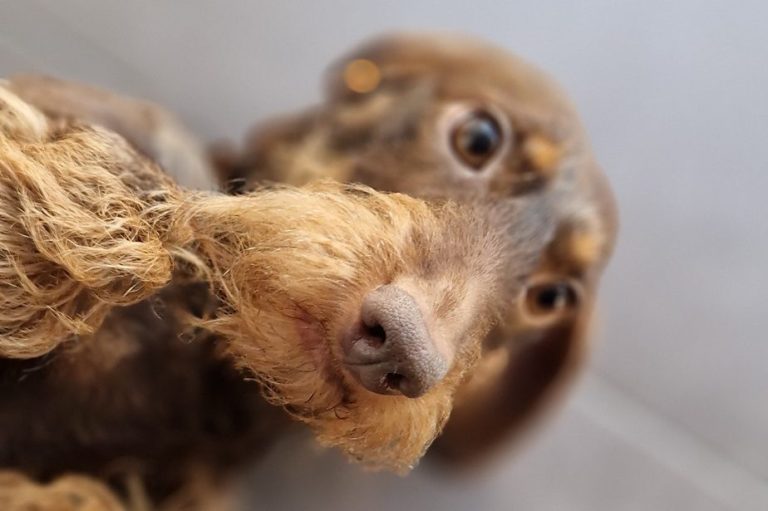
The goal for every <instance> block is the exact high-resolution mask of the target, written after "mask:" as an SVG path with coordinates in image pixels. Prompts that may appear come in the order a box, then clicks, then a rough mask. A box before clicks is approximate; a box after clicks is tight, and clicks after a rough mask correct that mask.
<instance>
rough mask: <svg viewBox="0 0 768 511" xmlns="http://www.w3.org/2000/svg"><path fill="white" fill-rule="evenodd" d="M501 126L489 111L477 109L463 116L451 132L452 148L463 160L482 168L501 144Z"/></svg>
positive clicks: (474, 167) (476, 167)
mask: <svg viewBox="0 0 768 511" xmlns="http://www.w3.org/2000/svg"><path fill="white" fill-rule="evenodd" d="M501 137H502V134H501V126H499V123H498V122H497V121H496V119H494V118H493V116H491V115H490V114H489V113H487V112H484V111H475V112H472V113H470V114H469V115H467V116H465V117H463V118H462V119H461V120H460V121H459V122H458V123H457V124H456V126H455V127H454V128H453V132H452V133H451V148H452V149H453V151H454V152H455V153H456V155H457V156H458V157H459V159H461V161H462V162H463V163H464V164H465V165H467V166H469V167H471V168H473V169H475V170H480V169H481V168H482V167H483V166H484V165H485V164H486V163H488V160H490V159H491V158H492V157H493V155H494V154H496V152H497V151H498V150H499V146H501Z"/></svg>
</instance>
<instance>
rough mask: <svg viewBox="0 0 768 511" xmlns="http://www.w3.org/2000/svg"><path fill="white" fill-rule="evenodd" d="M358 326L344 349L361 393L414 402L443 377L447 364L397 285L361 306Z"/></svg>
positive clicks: (375, 293)
mask: <svg viewBox="0 0 768 511" xmlns="http://www.w3.org/2000/svg"><path fill="white" fill-rule="evenodd" d="M360 320H361V321H360V324H359V325H358V327H357V328H355V329H354V330H353V332H352V334H351V335H350V336H349V338H348V339H347V342H345V343H344V356H345V360H344V362H345V365H346V367H347V369H348V370H349V371H350V373H351V374H352V375H353V376H354V377H355V378H356V379H357V380H358V381H359V382H360V384H361V385H362V386H363V387H365V388H366V389H368V390H370V391H371V392H376V393H378V394H403V395H404V396H407V397H410V398H415V397H419V396H421V395H423V394H425V393H426V392H427V391H429V390H430V389H431V388H432V387H434V386H435V385H436V384H437V383H438V382H440V381H441V380H442V379H443V378H444V377H445V375H446V373H447V372H448V369H449V362H448V360H447V359H446V357H445V356H443V355H442V354H441V353H440V352H439V351H438V349H437V347H436V345H435V343H434V342H433V339H432V336H431V335H430V331H429V328H428V326H427V322H426V321H425V318H424V317H423V314H422V311H421V308H420V307H419V304H418V302H417V301H416V299H414V297H413V296H411V295H410V294H409V293H408V292H406V291H405V290H403V289H402V288H400V287H398V286H396V285H386V286H381V287H379V288H377V289H375V290H374V291H372V292H370V293H369V294H368V295H367V296H366V297H365V299H364V301H363V304H362V307H361V310H360Z"/></svg>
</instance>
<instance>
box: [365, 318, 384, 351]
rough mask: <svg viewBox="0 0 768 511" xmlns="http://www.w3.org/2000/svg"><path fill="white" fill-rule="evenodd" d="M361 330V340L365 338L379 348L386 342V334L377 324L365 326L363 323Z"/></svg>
mask: <svg viewBox="0 0 768 511" xmlns="http://www.w3.org/2000/svg"><path fill="white" fill-rule="evenodd" d="M362 330H363V332H362V333H363V338H365V339H366V340H367V341H368V342H369V343H371V344H376V345H379V346H380V345H382V344H384V343H385V342H386V340H387V332H386V330H384V327H383V326H381V325H380V324H379V323H374V324H373V325H366V324H365V323H363V328H362Z"/></svg>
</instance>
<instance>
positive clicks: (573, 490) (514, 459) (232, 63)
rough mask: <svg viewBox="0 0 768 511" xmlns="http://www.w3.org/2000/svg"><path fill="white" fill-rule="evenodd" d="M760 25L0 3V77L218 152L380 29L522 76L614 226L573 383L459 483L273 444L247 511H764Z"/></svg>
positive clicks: (718, 12) (340, 5) (369, 5)
mask: <svg viewBox="0 0 768 511" xmlns="http://www.w3.org/2000/svg"><path fill="white" fill-rule="evenodd" d="M767 22H768V7H766V4H765V3H764V2H759V1H754V2H746V1H743V2H735V1H721V2H712V1H693V0H684V1H676V2H672V1H665V2H662V1H647V0H646V1H624V2H618V1H609V0H603V1H601V0H582V1H579V2H574V1H571V2H566V1H559V2H531V1H526V2H517V1H506V2H505V1H501V0H497V1H493V2H490V1H481V0H474V1H466V0H465V1H456V0H450V1H442V2H438V1H432V2H427V1H407V2H406V1H403V2H383V1H379V2H360V1H357V2H355V1H351V0H333V1H322V2H319V1H317V2H301V3H300V2H291V1H281V2H277V1H275V2H266V1H257V2H225V1H218V2H201V1H189V0H187V1H175V2H173V1H160V0H156V1H150V0H130V1H117V0H100V1H96V0H92V1H86V0H70V1H63V0H50V1H37V0H35V1H31V0H26V1H21V0H19V1H11V0H0V75H4V74H7V73H11V72H15V71H20V70H39V71H46V72H49V73H54V74H58V75H61V76H65V77H71V78H77V79H81V80H86V81H89V82H92V83H96V84H101V85H106V86H109V87H112V88H115V89H117V90H121V91H125V92H129V93H131V94H134V95H139V96H143V97H147V98H151V99H154V100H156V101H159V102H161V103H163V104H165V105H167V106H169V107H170V108H172V109H173V110H175V111H176V112H179V113H180V114H181V117H182V118H183V119H184V120H185V121H186V122H188V123H189V124H190V125H191V126H192V127H193V128H194V129H195V130H197V131H198V132H199V133H200V134H202V135H203V136H204V137H206V138H207V139H216V138H227V137H240V136H242V134H243V133H244V130H245V128H246V127H247V126H248V125H250V124H251V123H253V122H254V121H257V120H259V119H260V118H263V117H264V116H266V115H268V114H272V113H275V112H280V111H284V110H292V109H295V108H297V107H299V106H302V105H306V104H308V103H309V102H311V101H313V100H315V99H316V98H318V97H319V87H318V83H319V76H320V74H321V72H322V70H323V68H324V66H325V64H326V63H328V62H329V61H330V60H331V59H332V58H334V57H335V56H337V55H338V54H339V53H340V52H342V51H344V50H346V49H348V48H349V47H350V46H351V45H352V44H354V43H356V42H358V41H359V40H361V39H362V38H365V37H367V36H369V35H372V34H375V33H378V32H380V31H382V30H390V29H395V28H449V29H459V30H462V31H468V32H471V33H475V34H479V35H483V36H485V37H487V38H490V39H492V40H495V41H497V42H499V43H501V44H503V45H505V46H506V47H508V48H510V49H514V50H515V51H517V52H518V53H521V54H523V55H524V56H526V57H528V58H529V59H530V60H532V61H534V62H537V63H538V64H540V65H541V66H542V67H544V68H546V69H548V70H549V71H551V72H552V73H553V74H554V75H555V76H556V77H557V78H558V79H560V80H561V81H562V82H563V84H564V85H565V87H566V89H568V90H569V91H570V92H571V94H572V96H573V98H574V100H575V101H576V103H577V105H578V106H579V107H580V109H581V111H582V113H583V115H584V118H585V121H586V124H587V126H588V127H589V129H590V132H591V134H592V138H593V141H594V145H595V148H596V152H597V154H598V155H599V158H600V160H601V162H602V163H603V164H604V166H605V168H606V169H607V171H608V173H609V175H610V178H611V180H612V182H613V183H614V185H615V188H616V191H617V194H618V196H619V201H620V205H621V211H622V224H623V226H622V227H623V228H622V235H621V239H620V244H619V248H618V252H617V253H616V257H615V259H614V261H613V263H612V265H611V267H610V271H609V273H608V274H607V276H606V279H605V282H604V286H603V295H602V311H601V312H602V313H601V321H600V325H601V328H600V331H599V335H598V336H597V339H596V351H595V356H594V358H593V359H592V363H591V367H590V369H589V372H588V374H587V375H586V376H585V377H584V378H582V380H581V384H580V385H579V386H578V388H577V389H576V391H575V392H574V393H573V394H572V395H571V397H570V399H569V401H568V404H567V406H566V407H565V409H564V410H562V411H561V412H560V413H558V414H557V415H556V416H555V417H554V420H552V421H550V422H549V423H548V424H547V426H546V427H544V428H543V429H542V430H541V431H540V432H539V433H538V434H537V435H536V437H535V439H534V441H532V442H531V443H530V444H529V445H527V446H526V447H525V448H524V449H522V450H519V452H516V453H511V452H510V453H508V455H507V456H502V458H501V459H500V460H499V461H498V462H497V463H496V464H494V465H492V466H491V467H489V468H488V469H487V470H486V471H484V472H481V473H478V474H475V475H474V476H473V477H468V478H456V477H452V476H448V475H446V474H440V473H437V472H434V471H430V470H427V469H425V468H426V467H422V469H420V470H418V471H417V472H416V473H415V474H413V475H412V476H411V477H409V478H407V479H400V478H397V477H390V476H386V475H371V474H363V473H361V472H360V471H359V470H358V469H357V468H356V467H349V466H346V465H344V463H343V462H340V461H339V459H338V458H337V457H336V455H334V454H333V453H327V452H325V453H324V452H320V451H318V452H313V451H311V450H309V451H307V450H306V449H305V448H296V447H293V446H288V445H286V446H282V447H281V448H279V449H278V450H277V451H276V452H274V453H272V455H271V456H270V458H269V459H268V460H267V463H265V464H262V465H261V466H260V467H257V468H256V469H255V470H256V473H255V474H254V475H253V476H252V477H251V478H250V480H249V481H248V484H247V487H248V491H249V492H250V493H251V495H252V496H253V499H252V502H253V503H252V504H250V505H249V506H248V508H249V509H251V508H253V509H300V508H304V509H307V508H311V509H317V510H324V509H335V510H339V511H343V510H357V509H367V510H379V509H381V510H384V509H391V510H405V509H413V508H416V507H425V508H427V509H443V510H465V509H481V510H484V511H488V510H496V509H499V510H501V509H504V510H509V509H512V510H522V511H527V510H567V511H580V510H584V511H596V510H600V511H601V510H610V511H613V510H667V509H675V510H697V511H702V510H704V511H709V510H712V511H715V510H718V511H719V510H765V509H768V438H767V437H768V339H767V338H766V334H765V332H766V329H765V327H764V323H765V321H766V319H765V318H766V313H765V308H766V299H765V297H766V285H768V270H767V269H766V262H768V227H767V226H766V219H767V218H766V212H768V211H767V209H768V208H766V205H765V204H766V201H765V194H766V191H767V190H768V99H766V98H767V96H768V35H766V24H767ZM513 454H515V455H514V456H513Z"/></svg>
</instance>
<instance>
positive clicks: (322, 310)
mask: <svg viewBox="0 0 768 511" xmlns="http://www.w3.org/2000/svg"><path fill="white" fill-rule="evenodd" d="M0 187H2V190H3V191H4V198H5V202H4V204H5V206H6V210H5V211H2V212H0V241H1V242H2V243H0V248H1V249H2V250H0V253H1V254H2V258H0V268H2V270H3V272H2V273H3V277H4V278H3V285H4V286H6V288H7V289H8V290H12V291H13V293H6V294H7V295H8V296H6V297H5V305H6V309H7V311H9V312H7V313H6V314H5V315H3V317H2V318H0V319H2V321H0V326H2V331H3V336H2V337H0V353H2V354H3V355H4V356H6V357H9V358H29V357H32V358H34V357H36V356H39V355H45V354H48V353H50V352H51V351H52V350H55V349H56V348H57V347H58V345H60V344H62V343H65V342H66V341H70V343H69V344H71V343H72V342H74V341H77V343H75V344H78V343H79V344H82V345H84V346H85V347H83V348H82V349H79V350H73V351H72V352H71V353H65V354H61V353H58V355H60V357H56V356H54V357H53V358H52V360H53V362H52V363H51V364H50V365H46V366H45V369H44V370H41V372H40V373H38V374H36V375H35V377H36V385H33V386H29V387H25V388H27V389H28V391H29V392H34V393H38V392H41V391H42V394H43V395H45V394H46V392H45V391H46V388H47V387H46V386H48V388H47V390H48V391H49V393H50V394H51V395H50V404H51V407H52V408H53V409H59V408H60V407H59V406H53V404H56V403H58V401H57V400H62V401H65V402H70V403H72V402H75V403H78V405H79V406H80V407H86V408H89V407H92V408H96V409H97V410H95V413H94V415H93V416H91V414H89V413H86V414H84V415H87V416H89V421H90V420H92V421H93V431H97V432H99V433H102V434H98V433H94V434H93V436H94V437H96V438H97V439H102V440H96V441H95V444H96V447H95V448H94V444H93V443H91V442H94V441H93V440H92V439H91V438H85V439H81V440H78V441H79V442H83V444H85V445H86V446H88V447H84V449H83V451H84V453H83V454H84V456H86V457H87V456H88V452H87V451H88V449H89V448H90V449H91V450H95V451H100V449H99V445H98V442H99V441H104V442H106V444H107V445H108V444H109V439H110V438H111V436H110V435H111V434H112V433H111V432H110V431H109V428H108V427H106V424H108V423H109V421H110V419H111V417H114V416H115V415H117V416H124V417H126V419H127V421H128V422H129V423H131V424H136V423H142V422H143V421H142V419H143V417H141V410H143V409H144V408H146V409H150V410H151V409H152V406H146V407H144V406H138V407H137V406H136V402H137V401H138V402H140V403H151V402H152V396H151V395H148V394H151V391H150V392H149V393H147V392H144V393H142V392H138V393H135V392H132V391H131V392H129V396H128V399H127V402H126V404H125V406H124V407H122V408H121V406H119V405H117V404H115V403H119V402H120V397H119V395H120V392H119V391H118V389H121V390H122V389H125V382H126V381H128V382H129V381H130V380H131V379H132V375H131V371H130V367H132V366H131V360H136V359H137V358H139V359H141V358H142V356H143V355H142V354H141V352H142V350H147V349H152V348H153V347H151V346H150V347H149V348H147V347H146V343H145V344H142V342H141V341H142V340H141V339H139V340H136V339H134V341H136V342H131V340H130V339H122V340H121V341H124V342H115V339H113V337H114V336H113V335H110V333H109V330H107V334H106V335H100V333H103V332H102V328H110V327H111V328H113V329H114V328H116V327H118V326H119V325H117V324H110V321H117V319H115V318H120V317H123V318H124V319H123V320H124V321H141V318H140V317H139V318H134V319H132V320H131V319H128V318H129V317H130V316H120V315H110V313H111V312H112V309H113V307H117V306H127V305H132V304H136V303H139V302H141V301H142V300H144V299H147V298H150V297H151V296H152V295H154V294H156V293H157V292H158V291H159V290H163V291H165V292H168V291H169V288H173V287H174V286H175V285H177V284H183V283H188V282H189V281H190V280H192V281H194V280H202V281H203V282H205V283H207V284H208V286H209V288H210V292H211V293H212V295H213V298H214V300H212V301H215V302H216V303H217V307H216V310H215V312H213V313H212V315H211V316H209V317H202V318H193V317H191V316H190V315H188V314H187V317H186V318H185V317H184V316H185V314H184V311H183V310H182V311H175V313H174V316H175V315H177V314H178V315H180V316H181V317H182V320H181V322H182V323H183V322H187V323H189V324H190V325H194V326H198V327H202V328H203V329H205V330H206V331H207V332H208V333H212V334H214V335H215V336H216V338H217V343H218V345H219V347H220V349H221V350H222V351H225V352H227V353H228V354H229V355H231V356H232V357H234V358H235V359H236V360H237V361H238V363H239V365H240V366H241V367H242V368H244V369H246V370H247V371H248V374H250V375H252V376H253V377H255V378H256V379H257V380H258V381H259V382H260V383H261V384H262V386H263V388H264V389H265V391H266V394H267V398H268V399H269V400H270V401H271V402H272V403H274V404H278V405H281V406H283V407H284V408H285V409H286V410H288V411H289V412H290V413H291V414H293V415H294V416H295V417H297V418H299V419H300V420H302V421H303V422H305V423H307V424H309V425H310V426H311V427H312V428H313V430H314V431H315V433H316V434H317V436H318V438H319V439H320V441H321V442H323V443H325V444H327V445H331V446H335V447H339V448H341V449H342V450H343V451H345V452H346V453H348V454H349V455H351V456H352V457H354V458H356V459H359V460H361V461H363V462H364V463H366V464H368V465H371V466H376V467H385V468H390V469H394V470H405V469H407V468H409V467H410V466H412V465H413V463H415V462H416V461H417V460H418V459H419V458H420V457H421V455H422V454H423V453H424V451H425V449H426V448H427V446H428V445H429V444H430V443H431V442H432V440H433V439H434V438H435V436H436V435H437V434H438V433H439V432H440V430H441V429H442V427H443V425H444V423H445V421H446V419H447V417H448V414H449V412H450V410H451V407H452V403H453V395H454V393H455V390H456V388H457V386H458V385H459V383H460V382H461V381H462V379H463V378H464V376H465V375H466V374H467V372H468V371H469V370H470V369H471V368H472V367H473V365H474V363H475V361H476V359H477V357H478V354H479V351H480V344H481V340H482V339H483V337H484V336H485V334H486V333H487V331H488V329H489V328H490V326H491V325H492V324H493V323H494V322H495V321H497V319H498V315H499V314H500V312H501V311H502V310H504V309H505V308H507V307H509V306H511V304H512V303H513V302H514V301H516V300H517V298H518V291H519V289H520V286H521V285H522V282H523V281H524V280H525V278H526V277H527V275H528V274H529V273H530V272H531V271H532V269H533V268H534V266H535V264H536V262H537V259H538V254H539V253H540V251H541V249H542V247H543V246H544V245H545V244H546V243H547V241H548V240H549V238H550V237H551V235H552V227H553V225H552V222H551V221H550V219H549V216H548V215H547V214H546V211H547V210H548V207H547V206H546V204H544V201H541V200H539V199H534V200H533V202H537V203H540V204H538V205H537V204H534V203H533V202H531V201H530V200H524V201H520V202H519V203H517V205H516V207H510V206H509V205H505V207H503V208H500V207H498V206H497V205H494V204H488V203H484V202H480V203H475V204H470V203H464V204H457V203H453V202H449V201H433V202H425V201H423V200H420V199H416V198H412V197H409V196H406V195H400V194H384V193H381V192H377V191H374V190H373V189H371V188H368V187H363V186H348V185H342V184H339V183H327V182H326V183H319V184H314V185H308V186H305V187H303V188H292V187H276V188H271V189H258V190H253V191H251V192H250V193H248V194H245V195H242V196H237V197H232V196H225V195H220V194H211V193H192V192H188V191H186V190H183V189H181V188H179V187H177V186H176V185H175V184H174V183H173V182H171V181H170V180H169V179H168V178H167V177H166V176H164V175H163V173H162V171H161V170H160V169H159V167H157V166H155V165H154V164H153V163H152V162H150V161H149V160H147V159H145V158H143V157H142V156H141V155H139V154H138V153H137V152H135V151H134V150H133V149H132V148H131V147H129V146H128V144H126V143H125V141H124V140H122V139H121V138H119V137H118V136H117V135H115V134H113V133H110V132H107V131H105V130H104V129H102V128H93V127H89V126H87V125H82V124H79V123H73V122H71V121H66V120H50V119H48V118H47V117H46V116H44V115H42V114H41V113H40V112H39V111H37V110H36V109H34V108H33V107H31V106H30V105H28V104H26V103H24V102H23V101H21V100H20V99H19V98H18V97H16V96H15V95H13V94H12V93H11V92H9V91H7V90H5V89H1V88H0ZM529 202H530V203H529ZM540 210H541V211H540ZM499 225H503V226H504V229H503V230H499V229H498V226H499ZM182 309H183V307H182ZM10 311H12V312H13V314H11V313H10ZM128 326H129V325H128ZM118 330H119V329H118ZM128 330H130V328H129V329H128ZM139 330H141V329H139ZM73 334H77V335H79V336H80V337H79V338H77V339H73V338H72V336H73ZM90 334H94V335H93V337H90ZM162 342H166V343H170V344H171V345H175V344H177V343H179V342H181V341H179V340H178V339H176V338H171V339H166V340H164V341H162ZM93 343H97V345H96V346H93V345H92V344H93ZM98 343H101V344H98ZM88 344H91V346H88ZM120 345H123V348H121V349H118V347H119V346H120ZM142 346H144V347H143V348H142ZM178 349H179V347H178V346H174V350H178ZM78 357H79V359H78ZM166 362H167V361H166ZM35 363H36V361H35V360H33V361H32V362H31V364H35ZM134 363H135V362H134ZM123 364H127V367H128V369H126V368H125V366H124V365H123ZM9 365H14V364H12V363H11V364H9ZM139 365H140V364H139ZM86 368H88V371H84V369H86ZM17 369H18V367H17ZM22 369H23V368H22ZM195 370H197V367H190V368H187V370H186V371H185V370H182V371H181V373H183V374H187V375H188V374H189V373H188V372H187V371H189V372H192V373H194V371H195ZM83 373H88V374H83ZM93 374H98V375H99V376H100V377H99V378H94V377H92V375H93ZM114 375H119V377H115V376H114ZM197 376H198V377H199V378H202V377H203V376H202V375H197ZM135 377H136V378H139V376H138V375H136V376H135ZM183 379H184V380H185V381H186V379H187V378H186V377H184V378H183ZM59 380H61V382H59ZM160 380H162V376H161V377H160ZM110 382H111V383H112V385H114V387H113V389H112V390H114V394H113V396H112V400H111V402H110V404H109V406H108V407H98V406H96V405H95V404H89V401H88V397H89V395H93V392H92V387H90V386H92V385H96V386H98V387H99V388H101V387H102V386H105V387H107V388H108V387H109V383H110ZM6 384H7V387H4V388H2V390H5V391H7V392H9V393H10V392H11V391H12V389H11V387H13V386H14V385H15V384H16V380H15V379H14V378H12V377H9V378H8V379H7V382H6ZM38 384H39V386H38ZM131 390H133V387H131ZM46 399H48V398H46ZM61 408H66V409H67V410H70V409H71V408H74V409H75V410H77V413H74V414H73V416H75V417H79V416H80V415H81V412H82V411H83V410H81V409H79V408H78V406H72V407H70V408H67V407H61ZM131 412H133V413H131ZM192 412H197V410H192ZM203 413H204V411H203ZM100 414H104V415H100ZM9 415H12V414H9ZM192 415H194V413H192ZM26 419H27V418H26V417H23V416H22V417H13V421H14V423H21V424H23V423H25V422H26ZM63 419H64V420H63V421H61V423H59V422H58V421H56V424H55V425H54V424H51V423H46V424H44V425H43V430H44V431H47V428H52V426H55V427H56V428H60V429H61V430H62V431H60V432H59V433H52V434H51V436H54V437H55V435H56V434H61V435H62V436H63V437H66V436H68V435H67V434H66V433H65V432H66V431H68V430H67V427H68V426H67V425H66V424H67V417H63ZM69 419H70V420H71V419H72V417H69ZM72 427H73V428H75V429H76V425H74V426H72ZM127 427H128V428H130V427H135V426H127ZM101 428H105V429H106V430H107V431H106V432H102V431H101ZM8 430H9V432H8V433H7V434H8V435H10V436H11V437H13V436H14V435H19V436H21V437H24V434H25V433H24V431H23V430H22V431H16V430H15V428H8ZM160 430H161V431H162V428H160ZM122 433H124V432H121V434H122ZM132 433H134V434H135V432H132ZM171 433H172V432H171ZM42 436H47V435H42ZM128 436H132V435H128ZM136 437H138V438H142V437H143V435H141V434H138V435H136ZM17 440H18V439H17ZM23 440H24V441H23V442H20V443H26V442H29V441H30V440H29V439H28V438H23ZM47 440H48V438H43V439H41V440H39V441H40V442H41V444H36V443H35V442H36V441H37V439H33V440H32V441H31V443H32V444H33V447H32V448H30V450H31V451H34V450H35V449H39V450H44V449H43V448H42V447H40V445H44V442H45V441H47ZM153 441H158V440H157V439H153ZM160 443H162V442H160ZM77 447H78V445H72V446H70V448H71V449H72V451H73V452H77ZM107 449H109V447H107ZM100 455H101V456H104V452H100ZM116 456H117V454H116ZM32 458H33V459H34V457H32ZM2 462H3V461H2V460H0V463H2ZM41 468H42V469H43V470H45V469H46V468H48V467H41Z"/></svg>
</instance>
